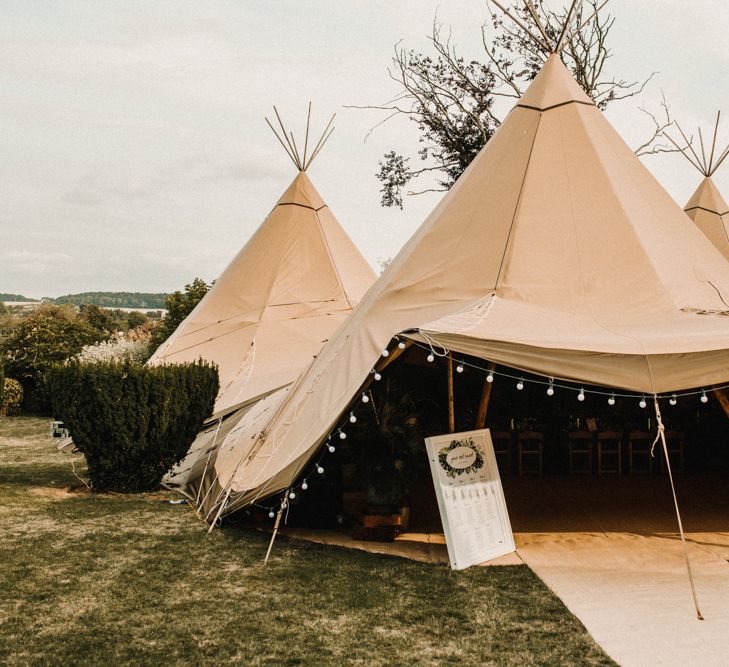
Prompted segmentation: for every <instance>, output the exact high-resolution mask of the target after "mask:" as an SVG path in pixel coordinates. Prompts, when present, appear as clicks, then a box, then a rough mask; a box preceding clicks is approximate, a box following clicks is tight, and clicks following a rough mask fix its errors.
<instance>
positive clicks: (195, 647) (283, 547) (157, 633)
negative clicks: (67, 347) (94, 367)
mask: <svg viewBox="0 0 729 667" xmlns="http://www.w3.org/2000/svg"><path fill="white" fill-rule="evenodd" d="M47 427H48V421H47V420H41V419H34V418H24V417H23V418H11V419H5V420H1V419H0V536H1V537H0V664H7V665H26V664H37V665H45V664H47V665H59V664H66V665H156V664H175V665H176V664H179V665H187V666H189V665H201V664H208V665H219V664H235V665H277V666H279V665H343V664H347V665H443V664H452V665H607V664H612V663H611V661H610V660H609V659H608V658H607V657H606V656H605V654H604V653H603V652H602V651H601V650H600V649H599V648H598V647H597V646H596V644H595V643H594V642H593V641H592V639H591V638H590V637H589V636H588V635H587V633H586V632H585V630H584V628H583V627H582V625H581V624H580V623H579V622H578V621H577V620H576V619H575V618H574V617H573V616H571V615H570V614H569V612H568V611H567V610H566V609H565V607H564V605H562V603H561V602H560V601H559V600H558V599H557V598H556V597H555V596H554V595H552V594H551V593H550V591H549V590H548V589H547V588H546V587H545V586H544V585H543V584H542V583H541V582H540V581H539V580H538V579H537V578H536V576H534V575H533V574H532V572H531V571H530V570H529V569H528V568H526V567H524V566H519V567H494V568H471V569H470V570H466V571H463V572H452V571H451V570H449V569H448V568H447V567H444V566H433V565H426V564H421V563H415V562H410V561H407V560H403V559H399V558H391V557H386V556H376V555H370V554H366V553H363V552H360V551H348V550H345V549H339V548H335V547H324V546H318V545H313V544H308V543H304V542H295V541H287V540H285V539H284V538H280V539H279V540H278V541H277V543H276V545H275V547H274V551H273V556H272V559H271V561H270V562H269V565H268V567H267V568H266V569H263V568H262V566H261V562H262V559H263V556H264V553H265V549H266V545H267V537H266V536H265V535H261V534H258V533H256V532H255V531H250V530H242V529H237V528H236V529H231V528H223V529H218V530H215V531H214V532H213V533H212V534H211V535H207V534H206V526H204V525H203V524H202V523H201V522H200V521H199V520H198V519H197V518H196V517H195V515H194V513H193V512H192V511H191V510H190V509H189V508H188V507H186V506H174V505H169V504H168V503H166V502H164V498H170V497H172V496H171V495H170V494H166V493H162V492H160V493H159V494H147V495H140V496H128V497H122V496H103V495H98V496H92V495H89V494H85V493H76V492H75V493H69V492H68V488H69V486H71V485H74V484H75V483H77V480H76V478H75V477H74V476H73V474H72V472H71V462H72V461H73V462H75V464H76V469H77V471H78V472H79V473H80V474H82V475H83V458H82V457H80V456H78V455H68V454H60V453H58V452H56V449H55V443H54V442H53V441H51V439H50V438H49V437H48V436H47Z"/></svg>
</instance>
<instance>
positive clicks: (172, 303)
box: [149, 278, 210, 356]
mask: <svg viewBox="0 0 729 667" xmlns="http://www.w3.org/2000/svg"><path fill="white" fill-rule="evenodd" d="M209 289H210V285H208V284H207V283H206V282H205V281H204V280H203V279H202V278H195V280H193V281H192V282H191V283H189V284H187V285H185V291H184V292H180V291H179V290H178V291H176V292H173V293H172V294H170V295H169V296H168V297H167V300H166V301H165V308H167V315H166V316H165V317H164V318H163V319H162V321H161V322H160V324H159V326H157V327H156V328H155V330H154V331H153V333H152V339H151V340H150V343H149V354H150V356H151V355H152V354H154V352H155V350H156V349H157V348H158V347H159V346H160V345H162V343H164V342H165V341H166V340H167V339H168V338H169V337H170V336H171V335H172V334H173V333H174V332H175V329H177V327H178V326H180V324H181V323H182V321H183V320H184V319H185V318H186V317H187V316H188V315H189V314H190V313H191V312H192V311H193V310H194V308H195V306H197V304H198V303H200V300H201V299H202V298H203V297H204V296H205V295H206V294H207V293H208V290H209Z"/></svg>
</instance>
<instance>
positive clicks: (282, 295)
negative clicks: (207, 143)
mask: <svg viewBox="0 0 729 667" xmlns="http://www.w3.org/2000/svg"><path fill="white" fill-rule="evenodd" d="M325 132H326V130H325ZM277 136H278V135H277ZM283 136H284V138H286V134H285V133H284V134H283ZM307 136H308V127H307ZM324 136H325V135H322V138H323V139H324ZM326 136H328V135H326ZM279 138H280V137H279ZM291 141H292V140H287V143H289V144H290V143H291ZM320 144H321V145H323V142H320ZM285 147H286V146H285ZM305 150H306V149H305ZM287 152H289V150H288V149H287ZM317 152H318V151H317V150H316V148H315V150H314V151H312V155H311V157H309V158H307V155H306V153H304V154H303V157H302V156H300V155H299V154H298V151H297V152H294V151H293V150H291V151H290V157H291V158H292V160H293V161H294V164H295V165H296V167H297V169H298V174H297V176H296V178H295V179H294V180H293V182H292V183H291V185H290V186H289V187H288V188H287V189H286V191H285V192H284V193H283V195H282V196H281V198H280V199H279V200H278V202H277V203H276V206H275V207H274V208H273V210H272V211H271V213H270V214H269V215H268V217H267V218H266V219H265V220H264V222H263V223H262V224H261V226H260V227H259V228H258V229H257V230H256V232H255V233H254V234H253V236H252V237H251V238H250V240H249V241H248V242H247V243H246V245H245V246H244V247H243V249H242V250H241V251H240V252H239V253H238V254H237V255H236V256H235V258H234V259H233V260H232V261H231V263H230V264H229V265H228V267H227V268H226V269H225V271H224V272H223V273H222V275H221V276H220V278H218V280H217V281H216V282H215V283H214V285H213V286H212V287H211V288H210V290H209V292H208V293H207V294H206V295H205V297H204V298H203V299H202V300H201V301H200V303H199V304H198V305H197V307H196V308H195V309H194V310H193V311H192V313H190V315H189V316H188V317H187V318H186V319H185V320H184V321H183V322H182V323H181V324H180V326H179V327H178V328H177V330H176V331H175V332H174V333H173V335H172V336H171V337H170V338H169V339H168V340H167V341H166V342H165V343H164V344H163V345H162V346H160V348H159V349H158V350H157V351H156V352H155V353H154V355H153V356H152V358H151V359H150V361H149V363H150V364H165V363H179V362H189V361H194V360H196V359H200V358H202V359H205V360H208V361H211V362H214V363H216V364H217V366H218V370H219V375H220V392H219V394H218V396H217V399H216V403H215V408H214V415H213V419H212V422H211V425H210V427H209V428H208V429H206V432H203V433H202V434H201V436H200V437H199V438H198V439H197V440H196V442H195V443H193V446H192V447H191V449H190V453H189V454H188V456H187V457H186V459H185V460H183V461H182V462H181V464H180V465H178V466H177V468H176V469H175V470H174V471H173V474H172V475H171V476H169V477H168V478H167V483H168V484H169V485H171V486H174V487H178V488H180V490H183V491H187V492H188V493H189V492H190V491H191V490H190V489H187V486H188V485H189V484H191V483H193V480H194V478H195V475H194V474H192V471H193V469H194V468H195V463H196V462H197V460H198V459H199V458H200V456H204V457H205V459H206V461H207V459H208V458H210V457H211V456H212V454H211V446H212V444H213V442H214V440H215V436H220V435H224V434H225V432H226V431H227V429H228V428H229V427H230V426H232V425H234V424H235V421H236V420H235V417H236V416H238V417H239V416H240V414H242V413H243V412H245V411H246V410H247V409H248V408H249V407H250V405H251V404H253V403H254V402H255V401H257V400H260V399H261V398H262V397H264V396H266V395H268V394H270V393H271V392H275V391H276V390H278V389H280V388H281V387H284V386H286V385H288V384H289V383H290V382H292V381H293V380H294V379H295V378H296V377H297V375H298V374H299V373H300V372H301V371H302V369H303V368H304V367H305V366H307V365H308V364H309V363H310V362H311V360H312V359H313V358H314V357H315V356H316V355H317V354H318V353H319V351H320V349H321V347H322V345H323V344H324V343H325V342H326V341H327V340H328V339H329V337H330V336H331V335H332V334H333V333H334V332H335V331H336V330H337V329H338V328H339V326H340V325H341V324H342V323H343V322H344V321H345V319H346V318H347V317H348V316H349V315H350V313H351V312H352V309H353V308H354V307H355V306H356V304H357V303H358V302H359V301H360V299H361V298H362V295H363V294H364V293H365V291H366V290H367V289H368V288H369V286H370V285H371V284H372V283H373V282H374V279H375V275H374V272H373V271H372V269H371V268H370V266H369V264H368V263H367V261H366V260H365V259H364V258H363V257H362V255H361V254H360V252H359V251H358V250H357V248H356V247H355V245H354V244H353V243H352V241H351V240H350V238H349V237H348V236H347V234H346V232H345V231H344V229H343V228H342V226H341V225H340V224H339V222H338V221H337V219H336V218H335V217H334V215H333V214H332V212H331V211H330V210H329V208H328V206H327V205H326V204H325V202H324V201H323V199H322V198H321V196H320V195H319V193H318V192H317V191H316V188H315V187H314V185H313V184H312V182H311V180H309V177H308V176H307V172H306V170H307V168H308V167H309V165H310V164H311V160H312V158H313V157H315V156H316V154H317ZM300 158H301V159H300ZM223 418H225V419H223ZM223 420H224V421H225V424H221V421H223ZM208 432H212V434H213V435H212V436H211V435H209V433H208ZM203 468H204V466H203Z"/></svg>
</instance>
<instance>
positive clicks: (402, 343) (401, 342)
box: [397, 340, 405, 350]
mask: <svg viewBox="0 0 729 667" xmlns="http://www.w3.org/2000/svg"><path fill="white" fill-rule="evenodd" d="M397 346H398V347H399V348H400V349H401V350H404V349H405V341H404V340H401V341H400V342H399V343H398V344H397Z"/></svg>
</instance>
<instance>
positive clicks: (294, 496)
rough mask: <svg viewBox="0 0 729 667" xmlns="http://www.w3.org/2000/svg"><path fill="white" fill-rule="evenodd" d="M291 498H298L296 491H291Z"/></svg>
mask: <svg viewBox="0 0 729 667" xmlns="http://www.w3.org/2000/svg"><path fill="white" fill-rule="evenodd" d="M289 498H291V500H293V499H294V498H296V492H295V491H292V492H291V493H289Z"/></svg>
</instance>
